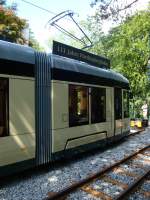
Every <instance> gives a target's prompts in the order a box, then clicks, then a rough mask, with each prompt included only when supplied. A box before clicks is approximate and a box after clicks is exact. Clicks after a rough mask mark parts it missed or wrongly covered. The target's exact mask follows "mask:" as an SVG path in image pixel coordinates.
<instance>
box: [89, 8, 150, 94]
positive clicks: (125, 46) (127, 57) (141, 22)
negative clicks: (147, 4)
mask: <svg viewBox="0 0 150 200" xmlns="http://www.w3.org/2000/svg"><path fill="white" fill-rule="evenodd" d="M148 10H149V9H147V10H146V11H141V12H139V13H137V14H135V15H134V16H132V17H129V18H128V19H126V21H125V22H124V23H122V24H120V25H119V26H118V27H115V28H113V29H112V30H111V31H110V32H109V34H107V35H104V34H101V33H100V32H99V33H98V32H97V33H95V32H94V33H93V35H94V37H93V38H95V41H94V44H95V45H94V48H93V49H92V51H93V52H95V53H97V54H104V55H105V56H107V57H109V58H110V59H111V65H112V68H114V69H115V70H117V71H119V72H121V73H123V74H124V75H125V76H126V77H127V78H128V79H129V81H130V86H131V90H132V92H133V94H134V96H138V95H140V96H143V97H144V96H145V94H146V93H147V92H146V91H147V88H148V87H149V81H148V77H147V73H146V72H147V64H148V60H149V58H150V46H149V40H150V13H149V11H148ZM92 25H93V24H92Z"/></svg>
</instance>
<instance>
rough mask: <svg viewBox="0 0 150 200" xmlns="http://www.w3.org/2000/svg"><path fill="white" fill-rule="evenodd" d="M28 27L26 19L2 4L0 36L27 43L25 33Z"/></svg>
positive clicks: (0, 6)
mask: <svg viewBox="0 0 150 200" xmlns="http://www.w3.org/2000/svg"><path fill="white" fill-rule="evenodd" d="M25 28H27V23H26V20H24V19H20V18H19V17H18V16H17V15H16V14H15V12H14V11H13V10H11V9H9V8H6V7H3V6H2V5H0V38H1V39H3V40H7V41H11V42H15V43H19V44H25V43H26V40H25V38H24V35H23V31H24V29H25Z"/></svg>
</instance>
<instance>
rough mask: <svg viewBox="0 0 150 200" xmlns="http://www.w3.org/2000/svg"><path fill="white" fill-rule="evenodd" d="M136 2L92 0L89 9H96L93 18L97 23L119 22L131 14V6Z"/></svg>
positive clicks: (134, 0) (133, 0)
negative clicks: (109, 20) (104, 21)
mask: <svg viewBox="0 0 150 200" xmlns="http://www.w3.org/2000/svg"><path fill="white" fill-rule="evenodd" d="M137 2H138V0H131V1H121V0H92V1H91V7H96V8H97V9H96V12H95V18H97V21H99V22H100V21H101V20H107V19H112V20H113V21H118V20H119V21H120V20H123V19H125V18H126V16H129V15H131V14H132V9H131V8H133V6H135V4H136V3H137Z"/></svg>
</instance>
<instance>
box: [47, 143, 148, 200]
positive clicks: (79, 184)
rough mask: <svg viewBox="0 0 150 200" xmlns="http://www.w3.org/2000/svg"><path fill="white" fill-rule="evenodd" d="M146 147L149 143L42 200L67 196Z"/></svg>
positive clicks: (52, 199) (53, 199) (54, 199)
mask: <svg viewBox="0 0 150 200" xmlns="http://www.w3.org/2000/svg"><path fill="white" fill-rule="evenodd" d="M147 148H150V145H148V146H145V147H144V148H142V149H140V150H138V151H136V152H134V153H133V154H131V155H129V156H126V157H125V158H124V159H122V160H120V161H118V162H116V163H114V164H113V165H111V166H108V167H107V168H105V169H102V170H101V171H99V172H97V173H95V174H92V175H91V176H88V177H87V178H85V179H83V180H80V181H79V182H76V183H74V184H72V185H70V186H68V187H66V188H64V189H62V190H60V191H59V192H57V193H51V195H49V197H46V198H44V200H56V199H60V198H62V197H65V196H67V195H68V194H70V193H71V192H73V191H75V190H76V189H79V188H80V187H82V186H83V185H84V184H87V183H89V182H91V181H92V180H94V179H96V178H98V177H100V176H102V175H104V173H106V172H109V171H110V170H112V169H113V168H114V167H116V166H118V165H120V164H122V163H124V162H125V161H127V160H129V159H130V158H132V157H134V156H136V155H137V154H139V153H140V152H142V151H144V150H146V149H147Z"/></svg>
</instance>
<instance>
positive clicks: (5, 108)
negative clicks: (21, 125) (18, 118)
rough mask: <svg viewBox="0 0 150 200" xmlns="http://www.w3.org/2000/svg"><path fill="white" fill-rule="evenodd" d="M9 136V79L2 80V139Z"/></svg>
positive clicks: (0, 129)
mask: <svg viewBox="0 0 150 200" xmlns="http://www.w3.org/2000/svg"><path fill="white" fill-rule="evenodd" d="M7 135H8V79H6V78H0V137H3V136H7Z"/></svg>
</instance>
